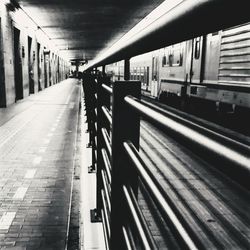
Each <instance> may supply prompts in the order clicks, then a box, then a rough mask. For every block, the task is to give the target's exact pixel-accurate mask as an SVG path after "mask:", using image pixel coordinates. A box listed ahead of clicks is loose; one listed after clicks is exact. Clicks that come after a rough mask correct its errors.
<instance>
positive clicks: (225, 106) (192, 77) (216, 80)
mask: <svg viewBox="0 0 250 250" xmlns="http://www.w3.org/2000/svg"><path fill="white" fill-rule="evenodd" d="M123 67H124V62H123V61H120V62H117V63H113V64H110V65H107V66H106V74H107V75H109V76H110V77H111V80H112V81H115V80H122V79H123ZM130 80H139V81H141V83H142V93H143V94H144V95H147V96H148V97H151V98H154V99H157V100H160V101H164V102H168V103H172V104H173V103H175V104H176V105H178V106H180V107H187V106H188V104H192V105H193V106H194V104H195V105H196V107H201V106H202V107H203V108H204V107H206V108H207V109H211V110H214V109H216V110H217V111H218V110H219V111H221V112H232V113H234V112H242V111H243V112H245V111H247V112H249V110H250V23H244V24H241V25H238V26H234V27H230V28H227V29H224V30H219V31H217V32H213V33H209V34H206V35H203V36H200V37H195V38H194V39H190V40H187V41H182V42H180V43H177V44H173V45H171V46H168V47H164V48H161V49H158V50H155V51H152V52H149V53H146V54H143V55H139V56H136V57H133V58H131V59H130Z"/></svg>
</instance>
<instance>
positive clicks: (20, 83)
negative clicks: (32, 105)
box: [14, 28, 23, 101]
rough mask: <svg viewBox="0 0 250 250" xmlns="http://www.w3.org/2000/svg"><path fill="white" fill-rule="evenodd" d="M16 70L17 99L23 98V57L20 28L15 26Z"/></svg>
mask: <svg viewBox="0 0 250 250" xmlns="http://www.w3.org/2000/svg"><path fill="white" fill-rule="evenodd" d="M14 70H15V94H16V98H15V101H17V100H20V99H22V98H23V74H22V59H21V53H20V30H18V29H16V28H14Z"/></svg>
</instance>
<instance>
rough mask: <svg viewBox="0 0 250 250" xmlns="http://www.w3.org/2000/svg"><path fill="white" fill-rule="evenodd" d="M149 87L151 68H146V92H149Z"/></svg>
mask: <svg viewBox="0 0 250 250" xmlns="http://www.w3.org/2000/svg"><path fill="white" fill-rule="evenodd" d="M148 86H149V66H147V68H146V90H147V91H148Z"/></svg>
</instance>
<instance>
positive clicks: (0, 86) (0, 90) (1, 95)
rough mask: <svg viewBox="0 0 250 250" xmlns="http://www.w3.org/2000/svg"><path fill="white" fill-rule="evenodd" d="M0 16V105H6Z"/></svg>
mask: <svg viewBox="0 0 250 250" xmlns="http://www.w3.org/2000/svg"><path fill="white" fill-rule="evenodd" d="M1 27H2V26H1V18H0V107H5V106H6V96H5V81H4V60H3V47H2V30H1Z"/></svg>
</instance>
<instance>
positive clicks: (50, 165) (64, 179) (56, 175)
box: [0, 79, 101, 250]
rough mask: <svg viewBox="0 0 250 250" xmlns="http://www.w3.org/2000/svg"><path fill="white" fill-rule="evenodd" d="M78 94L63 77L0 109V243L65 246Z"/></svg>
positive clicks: (73, 83) (44, 249) (12, 246)
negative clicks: (52, 84)
mask: <svg viewBox="0 0 250 250" xmlns="http://www.w3.org/2000/svg"><path fill="white" fill-rule="evenodd" d="M80 98H81V84H80V82H78V80H74V79H68V80H65V81H63V82H61V83H59V84H57V85H54V86H52V87H49V88H47V89H45V90H44V91H42V92H39V93H37V94H35V95H31V96H29V97H28V98H26V99H24V100H22V101H19V102H18V103H16V104H14V105H12V106H11V107H9V108H6V109H0V249H18V250H23V249H27V250H28V249H42V250H50V249H55V250H61V249H66V248H67V236H68V229H69V213H70V204H71V197H72V192H71V190H72V183H73V182H72V179H73V172H74V171H73V170H74V156H75V151H76V138H77V124H78V119H79V103H80ZM87 220H88V219H87ZM82 224H83V223H82ZM81 231H83V230H81ZM82 245H84V244H83V243H82ZM83 249H84V248H83ZM89 249H90V248H89ZM100 249H101V248H100Z"/></svg>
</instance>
